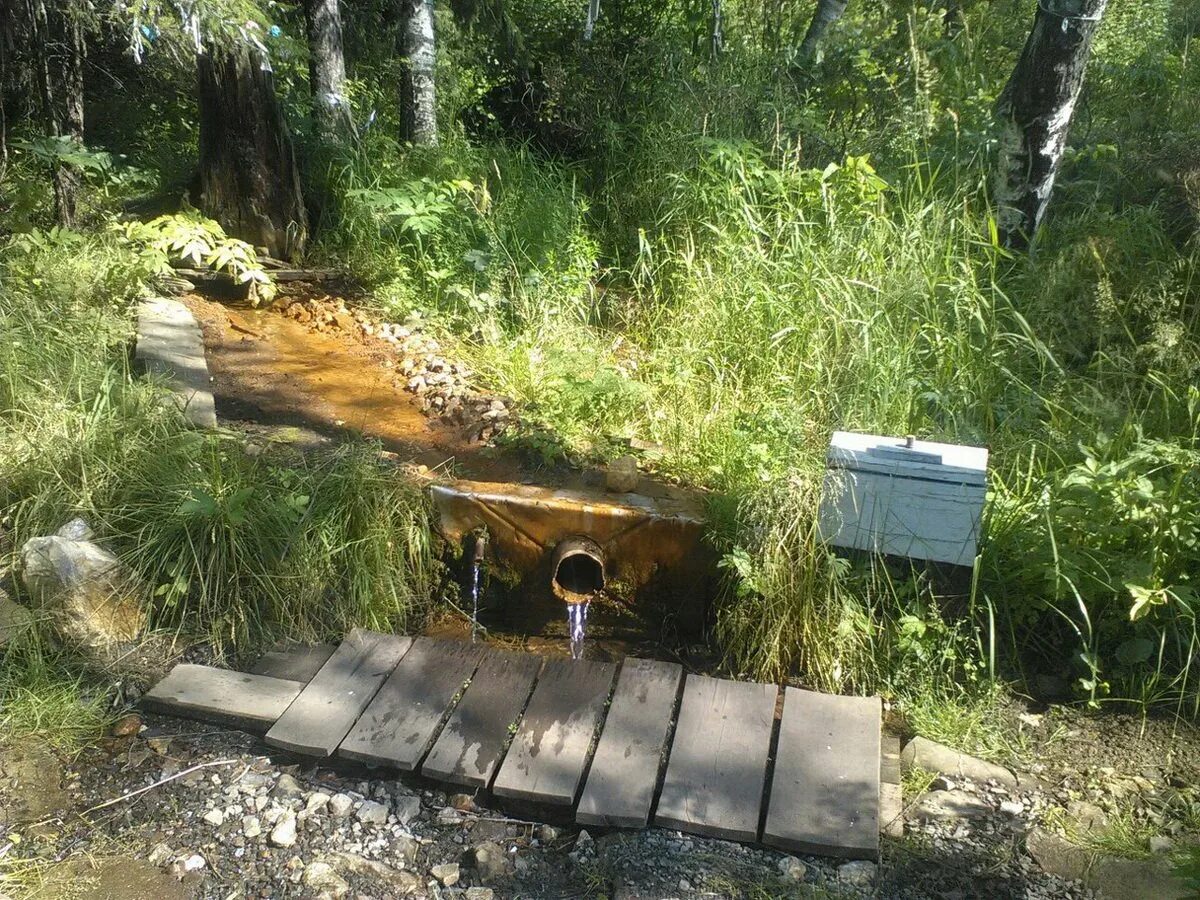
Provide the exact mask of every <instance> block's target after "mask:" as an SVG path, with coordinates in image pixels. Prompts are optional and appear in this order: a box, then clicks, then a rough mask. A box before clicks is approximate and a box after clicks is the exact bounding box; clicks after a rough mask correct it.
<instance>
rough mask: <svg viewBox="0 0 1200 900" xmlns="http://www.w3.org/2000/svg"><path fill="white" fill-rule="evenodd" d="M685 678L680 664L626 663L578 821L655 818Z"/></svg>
mask: <svg viewBox="0 0 1200 900" xmlns="http://www.w3.org/2000/svg"><path fill="white" fill-rule="evenodd" d="M682 677H683V669H682V667H680V666H678V665H676V664H675V663H667V662H659V661H658V660H652V659H627V660H625V662H624V663H622V665H621V675H620V677H619V678H618V679H617V688H616V690H615V691H614V692H613V698H612V703H610V704H609V708H608V716H607V717H606V718H605V720H604V730H603V731H602V732H601V734H600V742H599V743H598V744H597V745H596V755H595V756H594V757H593V759H592V767H591V769H590V770H589V771H588V776H587V784H585V785H584V788H583V796H581V797H580V798H579V808H578V810H577V811H576V815H575V819H576V821H578V822H580V823H582V824H584V825H605V826H612V827H624V828H644V827H645V826H646V824H647V823H648V822H649V820H650V804H651V803H652V802H653V800H654V788H655V787H656V786H657V784H658V773H659V768H660V763H661V761H662V751H663V747H664V745H665V744H666V742H667V734H668V732H669V730H670V727H671V721H672V720H673V719H674V717H675V702H676V700H677V699H678V696H679V682H680V679H682Z"/></svg>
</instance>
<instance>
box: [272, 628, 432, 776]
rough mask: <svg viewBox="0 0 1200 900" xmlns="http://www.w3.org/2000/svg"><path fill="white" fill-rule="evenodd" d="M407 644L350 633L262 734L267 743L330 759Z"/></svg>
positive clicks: (388, 637) (406, 640)
mask: <svg viewBox="0 0 1200 900" xmlns="http://www.w3.org/2000/svg"><path fill="white" fill-rule="evenodd" d="M411 645H412V638H410V637H393V636H392V635H389V634H375V633H374V632H371V631H361V630H358V629H355V630H354V631H352V632H351V633H350V636H349V637H347V638H346V640H344V641H342V645H341V646H340V647H338V648H337V650H335V651H334V652H333V655H332V656H331V657H329V659H328V661H327V662H326V663H325V665H323V666H321V670H320V671H319V672H317V674H316V675H315V676H313V680H312V681H310V682H309V683H308V686H307V687H305V688H304V690H303V691H301V692H300V696H298V697H297V698H296V699H295V700H294V701H293V702H292V705H291V706H289V707H288V708H287V711H286V712H285V713H284V714H283V715H282V716H280V717H279V721H277V722H276V723H275V724H274V725H273V726H272V727H271V730H270V731H268V732H267V743H268V744H272V745H273V746H276V747H283V748H284V749H285V750H294V751H296V752H297V753H307V754H308V755H310V756H329V755H330V754H331V753H333V751H334V750H336V749H337V746H338V744H340V743H341V742H342V738H344V737H345V736H346V733H347V732H349V731H350V727H351V726H352V725H353V724H354V723H355V722H356V721H357V720H358V715H359V713H361V712H362V711H363V709H365V708H366V705H367V704H368V703H370V702H371V698H372V697H374V696H375V692H376V691H377V690H379V686H380V685H381V684H382V683H383V679H385V678H386V677H387V676H388V673H389V672H391V671H392V669H394V668H395V667H396V663H398V662H400V658H401V657H402V656H404V654H405V652H406V651H407V650H408V648H409V647H410V646H411Z"/></svg>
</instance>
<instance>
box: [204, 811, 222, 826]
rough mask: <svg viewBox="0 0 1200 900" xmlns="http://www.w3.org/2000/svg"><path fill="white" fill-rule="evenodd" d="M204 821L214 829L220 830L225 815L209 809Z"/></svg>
mask: <svg viewBox="0 0 1200 900" xmlns="http://www.w3.org/2000/svg"><path fill="white" fill-rule="evenodd" d="M204 821H205V822H207V823H208V824H209V825H212V826H213V827H215V828H220V827H221V826H222V825H224V824H225V813H223V812H221V810H219V809H210V810H209V811H208V812H206V813H205V814H204Z"/></svg>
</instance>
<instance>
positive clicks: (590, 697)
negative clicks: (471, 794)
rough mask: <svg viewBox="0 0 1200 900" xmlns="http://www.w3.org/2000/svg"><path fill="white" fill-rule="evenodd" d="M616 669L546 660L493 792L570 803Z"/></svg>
mask: <svg viewBox="0 0 1200 900" xmlns="http://www.w3.org/2000/svg"><path fill="white" fill-rule="evenodd" d="M616 674H617V667H616V666H615V665H613V664H612V663H601V662H589V661H588V660H583V659H551V660H547V661H546V664H545V665H544V666H543V667H542V674H541V675H540V676H539V677H538V683H537V687H536V688H534V691H533V696H532V697H530V698H529V705H528V706H527V707H526V708H525V715H524V716H523V717H522V718H521V727H520V728H518V729H517V734H516V736H515V737H514V738H513V742H512V746H511V747H510V748H509V751H508V754H507V755H506V756H505V758H504V765H503V766H501V768H500V772H499V774H497V775H496V781H495V783H494V784H493V785H492V792H493V793H495V794H496V795H497V796H498V797H512V798H515V799H519V800H532V801H534V802H537V803H546V804H550V805H553V806H570V805H571V804H573V803H574V802H575V797H576V796H577V795H578V793H579V785H580V782H582V781H583V772H584V768H585V766H586V765H587V761H588V757H589V753H590V751H591V748H592V737H593V736H594V735H595V733H596V727H597V726H598V725H599V724H600V722H601V721H602V720H603V718H604V704H605V702H606V701H607V700H608V692H609V690H611V688H612V683H613V677H614V676H615V675H616Z"/></svg>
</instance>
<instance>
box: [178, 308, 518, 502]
mask: <svg viewBox="0 0 1200 900" xmlns="http://www.w3.org/2000/svg"><path fill="white" fill-rule="evenodd" d="M183 302H184V303H185V304H186V305H187V307H188V309H190V310H191V311H192V314H193V315H195V316H196V319H197V320H198V321H199V322H200V326H201V328H202V329H203V331H204V344H205V348H206V350H207V353H208V367H209V371H210V372H211V373H212V378H213V395H214V397H215V398H216V403H217V415H218V416H219V417H220V418H222V419H225V420H233V421H246V422H256V423H261V424H266V425H281V426H295V427H298V428H302V429H306V430H309V431H312V432H315V433H317V434H319V435H322V436H324V437H327V438H331V439H334V440H337V439H344V438H345V437H347V436H349V435H352V434H357V435H362V436H365V437H369V438H373V439H376V440H378V441H379V442H380V443H381V444H382V445H383V447H384V448H385V449H387V450H390V451H392V452H394V453H397V454H399V455H400V456H402V457H405V458H407V459H412V460H413V461H414V462H417V463H420V464H422V465H426V466H428V467H429V468H430V469H433V470H438V471H445V472H454V473H457V474H463V475H469V476H470V477H486V478H489V479H494V480H498V481H512V480H516V481H520V480H522V479H525V478H527V477H529V473H527V472H525V471H523V470H522V468H521V466H520V465H519V464H518V463H517V461H516V460H513V459H512V458H509V457H505V456H503V455H502V454H500V453H498V452H496V451H495V449H494V448H491V447H487V446H484V445H481V444H472V443H471V442H470V441H469V440H468V435H467V434H466V433H465V432H464V431H463V430H461V429H458V428H455V427H453V426H451V425H448V424H447V423H445V422H443V421H439V420H435V419H431V418H428V417H426V416H425V414H424V413H422V412H421V410H420V408H419V406H418V405H417V402H416V400H415V399H414V398H413V396H412V395H411V394H407V393H405V392H404V390H403V388H402V387H401V386H400V385H398V384H397V383H396V377H397V376H396V374H395V372H394V371H393V370H392V368H391V365H392V364H393V361H392V359H391V358H390V355H389V354H388V352H387V351H386V350H385V349H384V348H383V347H381V346H379V345H377V344H374V343H372V344H365V343H363V341H361V340H359V339H358V338H356V337H354V336H353V335H350V334H347V333H345V332H341V331H326V332H318V331H314V330H312V329H310V328H308V327H306V326H304V325H302V324H301V323H299V322H297V321H295V320H293V319H289V318H286V317H285V316H282V315H280V314H279V313H278V312H275V311H274V310H270V309H255V308H253V307H251V306H249V305H248V304H244V303H219V302H216V301H214V300H210V299H207V298H205V297H201V296H199V295H197V294H190V295H188V296H186V297H184V298H183Z"/></svg>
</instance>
